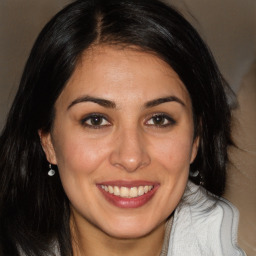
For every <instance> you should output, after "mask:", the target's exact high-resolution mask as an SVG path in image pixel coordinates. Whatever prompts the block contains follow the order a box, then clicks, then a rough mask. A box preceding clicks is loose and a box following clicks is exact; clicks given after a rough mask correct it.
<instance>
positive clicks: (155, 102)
mask: <svg viewBox="0 0 256 256" xmlns="http://www.w3.org/2000/svg"><path fill="white" fill-rule="evenodd" d="M173 101H174V102H177V103H179V104H181V105H182V106H185V103H184V102H183V101H182V100H181V99H179V98H178V97H176V96H169V97H163V98H158V99H155V100H151V101H148V102H146V103H145V105H144V106H145V108H152V107H155V106H158V105H160V104H163V103H166V102H173Z"/></svg>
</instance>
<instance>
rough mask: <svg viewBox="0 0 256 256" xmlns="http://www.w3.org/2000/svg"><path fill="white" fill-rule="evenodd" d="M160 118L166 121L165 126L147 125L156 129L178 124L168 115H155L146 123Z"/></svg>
mask: <svg viewBox="0 0 256 256" xmlns="http://www.w3.org/2000/svg"><path fill="white" fill-rule="evenodd" d="M159 117H160V118H163V119H164V124H147V125H148V126H153V127H156V128H167V127H170V126H172V125H175V124H176V121H175V120H174V119H173V118H172V117H170V116H169V115H167V114H165V113H156V114H153V115H152V116H151V117H150V118H149V119H147V122H146V123H148V122H149V121H150V120H153V119H154V118H159Z"/></svg>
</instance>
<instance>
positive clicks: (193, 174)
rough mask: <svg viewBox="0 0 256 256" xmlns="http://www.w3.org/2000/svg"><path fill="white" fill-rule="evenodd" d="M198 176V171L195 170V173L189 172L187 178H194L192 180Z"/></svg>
mask: <svg viewBox="0 0 256 256" xmlns="http://www.w3.org/2000/svg"><path fill="white" fill-rule="evenodd" d="M198 174H199V171H198V170H196V171H195V172H191V171H190V172H189V176H190V177H194V178H195V177H197V176H198Z"/></svg>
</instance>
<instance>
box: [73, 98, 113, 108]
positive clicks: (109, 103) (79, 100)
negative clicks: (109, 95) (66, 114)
mask: <svg viewBox="0 0 256 256" xmlns="http://www.w3.org/2000/svg"><path fill="white" fill-rule="evenodd" d="M82 102H94V103H97V104H99V105H100V106H102V107H105V108H116V104H115V103H114V102H113V101H110V100H106V99H101V98H95V97H91V96H83V97H80V98H77V99H75V100H74V101H72V102H71V104H70V105H69V106H68V110H69V109H70V108H71V107H73V106H74V105H76V104H78V103H82Z"/></svg>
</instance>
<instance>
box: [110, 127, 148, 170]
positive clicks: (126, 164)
mask: <svg viewBox="0 0 256 256" xmlns="http://www.w3.org/2000/svg"><path fill="white" fill-rule="evenodd" d="M145 144H146V142H145V140H144V138H143V136H142V134H140V132H139V131H137V130H134V131H131V130H129V131H127V130H126V131H123V132H121V134H119V135H118V138H116V141H115V148H114V149H113V151H112V152H111V155H110V162H111V164H112V165H113V166H115V167H117V168H120V169H123V170H125V171H127V172H134V171H136V170H138V169H140V168H143V167H146V166H148V165H149V164H150V162H151V159H150V156H149V154H148V152H147V149H146V145H145Z"/></svg>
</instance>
